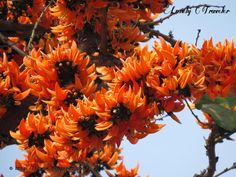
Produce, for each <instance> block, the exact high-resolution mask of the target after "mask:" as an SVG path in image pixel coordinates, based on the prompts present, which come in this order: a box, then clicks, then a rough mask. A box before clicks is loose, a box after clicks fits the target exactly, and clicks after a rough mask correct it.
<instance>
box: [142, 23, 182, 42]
mask: <svg viewBox="0 0 236 177" xmlns="http://www.w3.org/2000/svg"><path fill="white" fill-rule="evenodd" d="M139 28H140V29H141V30H142V31H143V32H144V33H149V35H150V36H155V37H157V38H158V37H159V36H160V37H162V38H164V39H165V40H166V41H167V42H168V43H170V44H171V45H172V46H174V45H175V44H176V43H177V41H176V40H175V39H173V38H172V37H170V35H166V34H163V33H161V32H160V31H159V30H154V29H152V28H150V27H149V26H147V25H143V24H139ZM179 44H180V46H181V41H180V43H179Z"/></svg>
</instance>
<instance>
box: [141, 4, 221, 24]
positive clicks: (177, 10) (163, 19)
mask: <svg viewBox="0 0 236 177" xmlns="http://www.w3.org/2000/svg"><path fill="white" fill-rule="evenodd" d="M200 7H206V8H209V7H215V8H223V7H224V6H217V5H210V4H199V5H196V6H186V7H183V8H181V9H176V10H175V11H173V9H172V11H171V13H170V14H169V15H167V16H165V17H163V18H160V19H159V20H156V21H154V22H148V23H144V24H145V25H158V24H159V23H163V22H164V21H165V20H167V19H169V18H171V17H172V16H174V15H177V14H179V13H180V12H184V11H186V10H191V9H197V8H200ZM173 8H174V7H173Z"/></svg>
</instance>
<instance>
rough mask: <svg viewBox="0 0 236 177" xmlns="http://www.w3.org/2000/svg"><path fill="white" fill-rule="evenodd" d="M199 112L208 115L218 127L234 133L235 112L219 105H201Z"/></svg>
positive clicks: (235, 124) (235, 125) (235, 128)
mask: <svg viewBox="0 0 236 177" xmlns="http://www.w3.org/2000/svg"><path fill="white" fill-rule="evenodd" d="M201 110H202V111H204V112H206V113H208V114H210V115H211V117H212V118H213V120H214V121H215V123H216V124H217V125H218V126H219V127H221V128H224V129H225V130H228V131H236V112H235V111H232V110H230V109H227V108H225V107H224V106H222V105H219V104H202V106H201Z"/></svg>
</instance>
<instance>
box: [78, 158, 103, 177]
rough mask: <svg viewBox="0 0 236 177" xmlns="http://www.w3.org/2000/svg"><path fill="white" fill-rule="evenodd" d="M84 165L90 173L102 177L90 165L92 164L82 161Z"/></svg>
mask: <svg viewBox="0 0 236 177" xmlns="http://www.w3.org/2000/svg"><path fill="white" fill-rule="evenodd" d="M83 164H84V165H86V166H87V167H88V168H89V170H90V171H91V172H92V174H93V175H94V176H95V177H102V175H100V174H99V173H98V172H97V171H96V170H94V168H93V167H92V165H91V164H90V163H88V162H86V161H84V162H83Z"/></svg>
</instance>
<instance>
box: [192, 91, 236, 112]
mask: <svg viewBox="0 0 236 177" xmlns="http://www.w3.org/2000/svg"><path fill="white" fill-rule="evenodd" d="M204 104H219V105H222V106H226V107H228V108H232V107H233V106H236V96H235V95H233V94H229V95H228V96H227V97H216V98H215V99H214V100H212V99H210V98H209V97H208V96H207V95H204V96H203V97H202V98H201V100H200V101H199V102H198V103H197V104H196V105H195V107H196V108H197V109H201V108H202V106H203V105H204Z"/></svg>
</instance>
